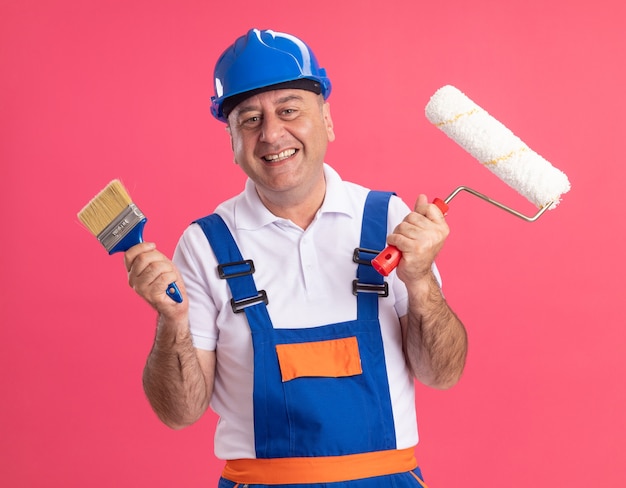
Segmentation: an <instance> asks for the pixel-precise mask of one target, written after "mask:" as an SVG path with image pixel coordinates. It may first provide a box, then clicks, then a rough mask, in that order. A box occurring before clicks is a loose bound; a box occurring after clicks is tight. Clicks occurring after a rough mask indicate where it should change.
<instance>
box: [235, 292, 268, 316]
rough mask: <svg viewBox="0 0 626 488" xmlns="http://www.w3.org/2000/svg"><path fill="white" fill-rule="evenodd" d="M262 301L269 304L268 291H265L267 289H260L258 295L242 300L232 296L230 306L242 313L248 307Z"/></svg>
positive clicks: (236, 311)
mask: <svg viewBox="0 0 626 488" xmlns="http://www.w3.org/2000/svg"><path fill="white" fill-rule="evenodd" d="M261 302H263V303H265V305H267V304H268V300H267V293H265V290H261V291H259V293H258V295H257V296H255V297H249V298H242V299H241V300H235V299H234V298H231V299H230V306H231V307H232V309H233V312H235V313H241V312H243V311H244V310H245V309H246V308H248V307H251V306H252V305H256V304H257V303H261Z"/></svg>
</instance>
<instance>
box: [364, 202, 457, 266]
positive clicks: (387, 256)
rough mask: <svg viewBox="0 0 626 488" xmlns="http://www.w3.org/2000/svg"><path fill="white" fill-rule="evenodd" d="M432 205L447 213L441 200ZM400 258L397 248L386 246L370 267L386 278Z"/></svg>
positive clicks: (445, 204)
mask: <svg viewBox="0 0 626 488" xmlns="http://www.w3.org/2000/svg"><path fill="white" fill-rule="evenodd" d="M433 203H434V204H435V205H437V207H439V210H441V212H442V213H443V214H444V215H445V214H447V213H448V208H449V207H448V204H447V203H446V202H444V201H443V200H442V199H441V198H435V199H434V200H433ZM401 257H402V253H401V252H400V251H399V250H398V248H397V247H395V246H387V247H386V248H385V249H383V250H382V251H381V252H380V253H379V254H378V256H376V257H375V258H374V259H372V266H374V269H375V270H376V271H378V272H379V273H380V274H381V275H383V276H388V275H389V273H391V272H392V271H393V270H394V269H395V268H396V266H398V263H399V262H400V258H401Z"/></svg>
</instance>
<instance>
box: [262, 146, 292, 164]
mask: <svg viewBox="0 0 626 488" xmlns="http://www.w3.org/2000/svg"><path fill="white" fill-rule="evenodd" d="M295 153H296V150H295V149H287V150H285V151H281V152H279V153H278V154H270V155H268V156H265V157H264V158H263V159H265V160H266V161H279V160H281V159H287V158H288V157H289V156H293V155H294V154H295Z"/></svg>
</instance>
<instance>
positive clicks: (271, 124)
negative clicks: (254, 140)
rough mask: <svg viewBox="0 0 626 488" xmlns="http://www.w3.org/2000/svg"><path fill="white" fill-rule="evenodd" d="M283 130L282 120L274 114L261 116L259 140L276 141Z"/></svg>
mask: <svg viewBox="0 0 626 488" xmlns="http://www.w3.org/2000/svg"><path fill="white" fill-rule="evenodd" d="M283 130H284V126H283V122H282V120H280V118H278V117H277V116H276V115H267V116H265V117H263V123H262V125H261V141H263V142H269V143H272V142H276V141H277V140H278V139H280V137H281V135H282V133H283Z"/></svg>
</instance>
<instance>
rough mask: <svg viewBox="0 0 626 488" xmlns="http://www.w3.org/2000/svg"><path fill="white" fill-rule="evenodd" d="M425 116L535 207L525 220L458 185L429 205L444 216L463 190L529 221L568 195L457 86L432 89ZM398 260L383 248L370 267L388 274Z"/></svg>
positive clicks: (561, 176)
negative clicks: (533, 213)
mask: <svg viewBox="0 0 626 488" xmlns="http://www.w3.org/2000/svg"><path fill="white" fill-rule="evenodd" d="M426 118H427V119H428V120H429V121H430V122H431V123H432V124H434V125H435V126H436V127H438V128H439V129H441V130H442V131H443V132H444V133H445V134H446V135H447V136H448V137H450V138H451V139H452V140H453V141H455V142H456V143H457V144H459V145H460V146H461V147H462V148H463V149H465V150H466V151H467V152H468V153H470V154H471V155H472V156H474V157H475V158H476V159H477V160H478V161H479V162H480V163H482V164H483V166H485V167H486V168H487V169H489V170H491V172H492V173H494V174H495V175H496V176H498V177H499V178H500V179H501V180H502V181H504V182H505V183H507V184H508V185H509V186H510V187H511V188H513V189H514V190H517V191H518V192H519V193H520V194H521V195H522V196H524V197H526V198H527V199H528V200H530V201H531V202H532V203H533V204H534V205H535V206H537V207H538V208H539V211H538V212H537V213H536V214H535V215H533V216H527V215H524V214H522V213H521V212H518V211H517V210H515V209H513V208H510V207H508V206H506V205H504V204H502V203H500V202H497V201H495V200H492V199H491V198H489V197H488V196H486V195H484V194H482V193H480V192H478V191H476V190H473V189H471V188H468V187H466V186H459V187H458V188H456V189H455V190H454V191H453V192H452V193H451V194H450V195H449V196H448V197H447V198H446V199H445V200H441V199H439V198H436V199H435V200H434V201H433V203H434V204H435V205H437V206H438V207H439V209H440V210H441V211H442V212H443V213H444V214H445V213H446V212H447V211H448V203H449V202H450V200H452V199H453V198H454V197H455V196H456V195H458V194H459V193H460V192H462V191H465V192H468V193H470V194H472V195H474V196H476V197H478V198H481V199H482V200H485V201H486V202H488V203H491V204H493V205H495V206H497V207H499V208H501V209H502V210H505V211H507V212H509V213H511V214H513V215H515V216H517V217H519V218H521V219H523V220H526V221H527V222H534V221H535V220H537V219H538V218H539V217H540V216H541V215H543V214H544V212H545V211H546V210H548V209H554V208H555V207H556V206H557V205H558V204H559V202H560V201H561V195H562V194H564V193H567V192H568V191H569V189H570V183H569V180H568V179H567V176H566V175H565V173H563V172H562V171H561V170H559V169H557V168H555V167H554V166H552V164H550V163H549V162H548V161H546V160H545V159H544V158H543V157H541V156H540V155H539V154H537V153H536V152H534V151H533V150H532V149H530V148H529V147H528V146H527V145H526V144H525V143H524V142H522V141H521V139H520V138H519V137H517V136H516V135H515V134H513V132H511V131H510V130H509V129H507V128H506V127H505V126H504V125H503V124H502V123H500V122H499V121H497V120H496V119H495V118H493V117H492V116H491V115H489V113H487V111H486V110H484V109H482V108H481V107H479V106H478V105H476V103H474V102H473V101H472V100H470V99H469V98H468V97H467V96H466V95H465V94H464V93H463V92H461V91H460V90H459V89H458V88H455V87H454V86H451V85H446V86H444V87H442V88H440V89H439V90H437V91H436V92H435V94H434V95H433V96H432V97H431V98H430V101H429V102H428V104H427V105H426ZM400 258H401V253H400V251H399V250H398V249H397V248H396V247H394V246H387V247H386V248H385V249H384V250H383V251H381V252H380V253H379V254H378V255H377V256H376V257H375V258H374V259H373V260H372V266H374V268H375V269H376V271H378V272H379V273H380V274H382V275H383V276H387V275H388V274H389V273H391V271H392V270H393V269H394V268H395V267H396V266H397V265H398V263H399V262H400Z"/></svg>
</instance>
